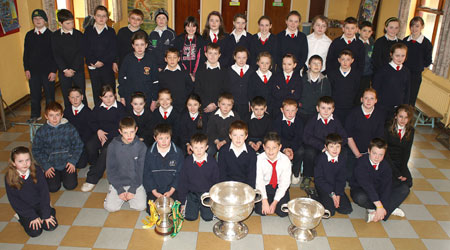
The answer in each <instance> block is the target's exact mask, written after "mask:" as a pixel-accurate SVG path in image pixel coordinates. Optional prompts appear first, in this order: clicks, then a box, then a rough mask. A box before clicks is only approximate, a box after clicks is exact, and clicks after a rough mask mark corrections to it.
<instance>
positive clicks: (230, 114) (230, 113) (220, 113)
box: [214, 109, 234, 119]
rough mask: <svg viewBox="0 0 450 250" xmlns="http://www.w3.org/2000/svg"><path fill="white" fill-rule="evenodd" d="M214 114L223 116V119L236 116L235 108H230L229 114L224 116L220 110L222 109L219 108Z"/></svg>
mask: <svg viewBox="0 0 450 250" xmlns="http://www.w3.org/2000/svg"><path fill="white" fill-rule="evenodd" d="M214 115H218V116H220V117H222V119H227V118H228V117H230V116H233V117H234V112H233V110H230V112H228V114H227V115H226V116H223V114H222V112H220V109H217V111H216V113H214Z"/></svg>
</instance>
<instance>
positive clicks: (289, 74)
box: [283, 71, 294, 81]
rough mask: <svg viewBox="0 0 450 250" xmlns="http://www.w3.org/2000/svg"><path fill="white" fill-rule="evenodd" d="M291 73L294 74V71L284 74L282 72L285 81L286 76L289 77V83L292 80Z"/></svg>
mask: <svg viewBox="0 0 450 250" xmlns="http://www.w3.org/2000/svg"><path fill="white" fill-rule="evenodd" d="M293 73H294V71H292V72H291V73H286V72H285V71H283V75H284V80H287V77H288V76H289V81H290V80H292V74H293Z"/></svg>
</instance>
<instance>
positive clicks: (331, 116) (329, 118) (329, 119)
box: [317, 114, 334, 124]
mask: <svg viewBox="0 0 450 250" xmlns="http://www.w3.org/2000/svg"><path fill="white" fill-rule="evenodd" d="M319 119H321V120H322V122H323V124H325V120H324V119H323V118H322V116H321V115H320V114H317V120H319ZM331 120H334V118H333V114H331V115H330V117H328V119H327V124H328V123H330V121H331Z"/></svg>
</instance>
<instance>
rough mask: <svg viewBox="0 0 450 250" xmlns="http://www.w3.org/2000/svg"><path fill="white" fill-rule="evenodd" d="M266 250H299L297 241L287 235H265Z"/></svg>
mask: <svg viewBox="0 0 450 250" xmlns="http://www.w3.org/2000/svg"><path fill="white" fill-rule="evenodd" d="M263 240H264V249H267V250H272V249H276V250H292V249H297V241H295V240H294V238H292V237H291V236H287V235H263Z"/></svg>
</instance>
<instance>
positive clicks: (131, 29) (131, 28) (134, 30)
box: [128, 24, 141, 32]
mask: <svg viewBox="0 0 450 250" xmlns="http://www.w3.org/2000/svg"><path fill="white" fill-rule="evenodd" d="M128 29H129V30H130V31H131V32H136V31H138V30H140V29H141V28H137V29H134V28H133V27H131V25H130V24H128Z"/></svg>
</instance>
